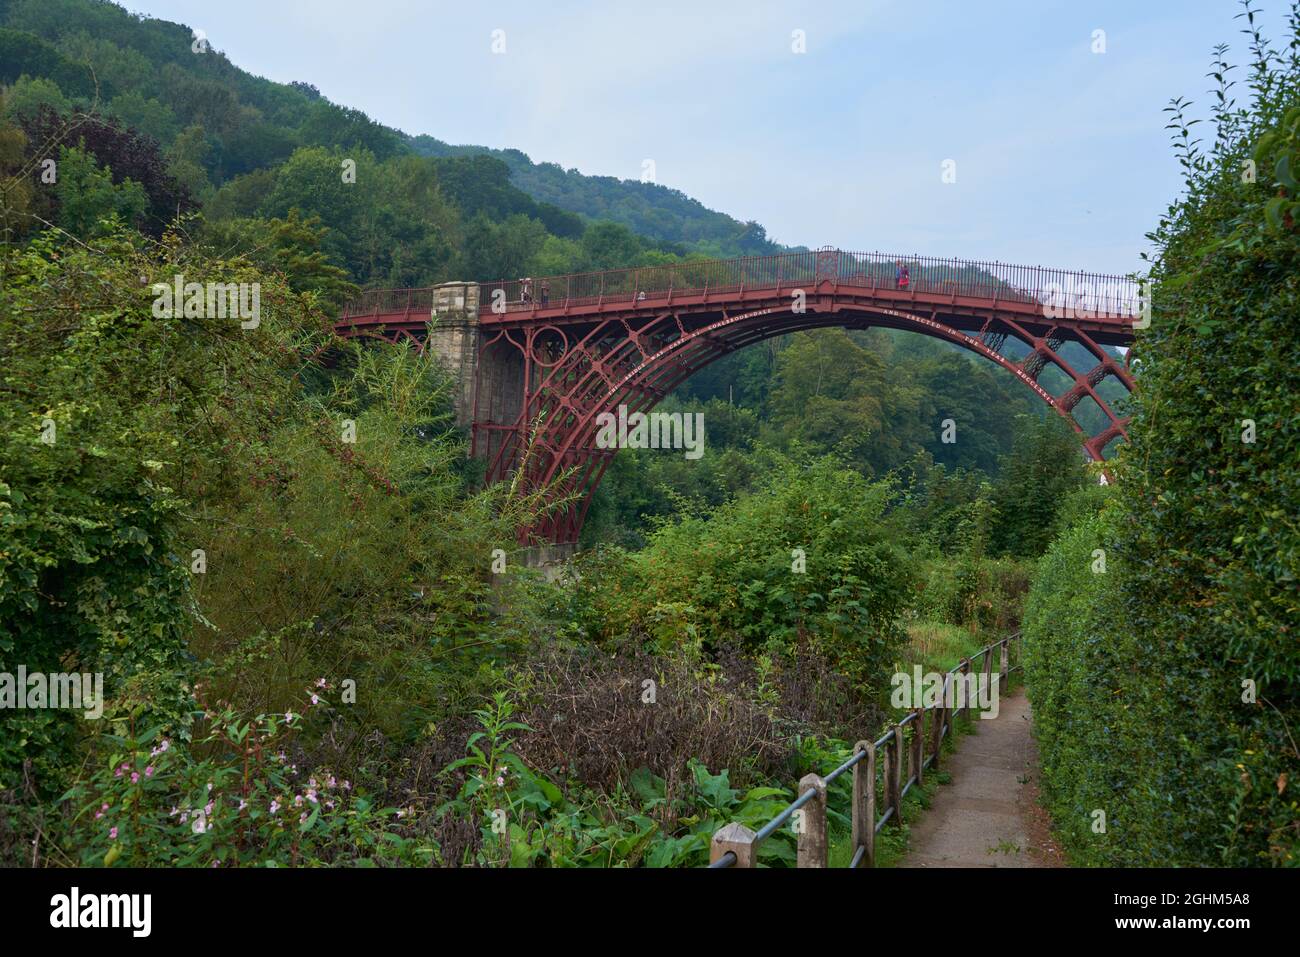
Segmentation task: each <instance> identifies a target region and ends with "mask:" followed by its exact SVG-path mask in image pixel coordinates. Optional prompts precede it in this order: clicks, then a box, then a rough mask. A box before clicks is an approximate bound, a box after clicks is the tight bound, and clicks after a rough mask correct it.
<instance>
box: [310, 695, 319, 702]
mask: <svg viewBox="0 0 1300 957" xmlns="http://www.w3.org/2000/svg"><path fill="white" fill-rule="evenodd" d="M311 703H312V704H320V698H319V697H317V696H316V695H312V696H311Z"/></svg>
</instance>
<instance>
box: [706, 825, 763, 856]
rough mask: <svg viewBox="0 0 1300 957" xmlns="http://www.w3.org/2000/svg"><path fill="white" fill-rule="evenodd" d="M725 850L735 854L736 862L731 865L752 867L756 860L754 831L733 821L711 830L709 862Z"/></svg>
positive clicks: (724, 852) (756, 847)
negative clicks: (711, 839) (711, 840)
mask: <svg viewBox="0 0 1300 957" xmlns="http://www.w3.org/2000/svg"><path fill="white" fill-rule="evenodd" d="M727 851H731V852H732V853H733V854H735V855H736V863H735V864H733V865H731V866H732V867H753V866H754V865H755V864H756V863H757V860H758V845H756V844H755V843H754V832H753V831H751V830H750V829H749V828H747V827H745V825H743V824H738V823H736V822H734V821H733V822H732V823H730V824H724V825H722V827H720V828H718V829H717V830H716V831H714V832H713V842H712V843H711V844H710V845H709V863H710V864H712V863H714V862H715V861H717V860H718V858H720V857H722V855H723V854H726V853H727Z"/></svg>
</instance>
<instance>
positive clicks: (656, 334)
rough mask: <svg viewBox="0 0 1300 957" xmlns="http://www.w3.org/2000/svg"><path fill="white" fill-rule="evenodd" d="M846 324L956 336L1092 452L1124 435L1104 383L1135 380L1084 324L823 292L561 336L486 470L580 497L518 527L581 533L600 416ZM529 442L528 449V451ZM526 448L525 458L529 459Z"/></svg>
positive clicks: (543, 534) (596, 471) (609, 454)
mask: <svg viewBox="0 0 1300 957" xmlns="http://www.w3.org/2000/svg"><path fill="white" fill-rule="evenodd" d="M828 327H842V328H848V329H867V328H872V327H885V328H896V329H902V330H906V331H912V332H917V333H920V334H923V335H929V336H932V337H935V338H938V339H941V340H944V341H947V342H951V343H954V344H956V345H958V346H960V347H962V348H964V349H967V350H968V351H970V352H973V353H975V354H977V355H980V356H983V357H984V358H985V359H988V360H989V361H991V362H994V363H996V364H997V365H999V366H1001V367H1002V368H1004V369H1006V370H1007V371H1008V372H1010V373H1011V374H1013V375H1014V376H1015V377H1016V378H1017V379H1019V380H1020V381H1021V382H1022V384H1024V385H1025V386H1027V387H1028V388H1029V389H1030V390H1031V391H1033V392H1034V394H1035V395H1037V396H1038V397H1039V398H1040V399H1041V400H1042V401H1043V402H1045V403H1046V404H1047V405H1048V406H1050V407H1051V408H1053V409H1055V410H1056V412H1057V413H1058V414H1060V415H1061V416H1062V417H1064V418H1065V419H1066V420H1067V421H1069V422H1070V424H1071V426H1072V427H1073V428H1074V429H1075V431H1076V432H1078V433H1079V434H1080V435H1081V436H1082V437H1083V447H1084V449H1085V451H1086V453H1087V454H1088V455H1089V456H1090V457H1091V458H1092V459H1094V460H1100V459H1101V458H1102V452H1103V450H1104V448H1105V447H1106V446H1107V445H1108V444H1109V443H1110V442H1111V441H1113V440H1114V439H1115V438H1117V437H1127V430H1126V426H1127V419H1123V418H1120V417H1119V416H1118V415H1117V414H1116V413H1115V412H1114V411H1113V410H1112V409H1111V408H1110V407H1109V405H1108V404H1107V403H1106V401H1105V400H1104V399H1103V398H1102V397H1101V395H1100V394H1099V393H1098V392H1097V387H1098V386H1099V385H1100V383H1101V382H1102V381H1103V380H1104V379H1105V378H1107V377H1110V376H1113V377H1114V378H1115V379H1116V380H1117V381H1119V382H1120V383H1121V384H1122V385H1123V386H1124V387H1125V388H1126V389H1129V390H1130V391H1131V389H1132V388H1133V382H1132V379H1131V377H1130V376H1129V374H1128V372H1127V370H1125V369H1124V368H1123V366H1122V365H1121V364H1120V363H1118V362H1116V361H1115V360H1114V358H1113V357H1111V356H1110V355H1109V354H1108V353H1106V352H1105V351H1104V350H1103V349H1102V348H1101V347H1100V346H1099V345H1098V344H1097V343H1096V342H1095V341H1094V340H1093V339H1092V338H1091V337H1090V336H1089V335H1088V334H1087V333H1086V332H1084V331H1082V330H1079V329H1068V328H1055V327H1053V328H1049V329H1047V330H1046V331H1045V332H1043V333H1042V334H1040V335H1035V334H1034V332H1033V331H1031V330H1030V329H1028V328H1026V326H1025V325H1023V324H1021V323H1019V322H1017V321H1015V320H1014V319H1009V318H1001V319H999V320H998V321H997V322H996V323H989V324H986V326H985V328H984V330H982V331H981V332H980V333H979V334H977V335H971V334H969V333H967V332H964V331H962V330H959V329H956V328H953V327H952V326H950V325H948V324H946V323H944V322H942V321H940V320H938V319H936V318H935V317H934V316H925V315H919V314H917V313H913V312H909V311H906V310H902V309H896V308H887V307H882V306H879V305H872V306H864V305H860V304H853V303H841V302H829V303H819V304H817V305H816V306H813V305H812V304H810V307H809V308H808V309H807V310H806V311H804V312H802V313H796V312H794V311H793V310H792V309H790V308H789V307H784V308H781V307H770V306H768V307H763V308H759V309H753V310H747V311H740V312H736V313H731V314H728V313H725V312H724V313H723V315H722V317H721V318H719V319H716V320H714V321H712V322H707V323H705V324H703V325H699V326H695V327H691V326H689V325H688V324H687V323H684V322H683V320H682V317H681V316H680V315H679V314H678V313H675V312H668V311H658V312H656V313H654V314H653V315H647V316H645V317H644V318H643V321H642V322H641V324H640V325H634V323H633V321H631V320H629V319H628V318H627V317H620V318H617V319H610V320H605V321H603V322H600V323H598V324H596V325H595V326H593V327H592V328H591V329H590V330H589V331H588V332H587V333H586V335H585V336H583V337H582V338H581V339H579V340H578V341H577V342H576V343H574V344H573V345H572V346H570V345H569V344H568V341H567V340H566V344H565V348H564V351H563V354H562V355H560V356H558V357H557V358H555V359H554V361H550V362H539V363H538V370H539V372H540V381H539V383H538V386H537V388H536V390H534V391H532V393H531V396H530V398H529V400H528V401H527V402H526V406H527V407H526V408H525V409H524V410H523V411H522V412H521V414H520V415H519V418H518V420H517V421H516V423H515V427H514V428H513V429H512V430H511V431H510V437H509V439H508V440H507V441H506V442H504V443H502V444H501V446H500V447H499V449H498V450H497V454H496V455H495V457H494V458H493V460H492V462H491V466H490V473H489V478H490V479H500V478H504V477H506V476H507V475H508V474H510V473H511V472H512V471H513V470H514V468H516V467H519V466H520V465H521V464H522V467H524V468H525V469H526V471H527V472H528V474H529V479H530V481H529V484H531V485H534V486H535V487H536V486H538V485H549V484H552V483H559V487H558V493H559V494H560V495H561V496H564V497H568V496H575V504H574V505H573V506H572V507H570V508H569V509H567V510H566V511H564V512H563V513H561V514H558V515H555V516H552V517H550V518H549V519H547V520H546V521H545V522H544V523H543V524H542V525H541V526H539V527H538V528H536V529H532V530H529V531H527V532H525V533H524V534H523V536H521V537H522V538H524V540H525V541H527V540H530V539H543V540H546V541H551V542H574V541H577V538H578V535H579V534H580V532H581V529H582V525H583V523H584V521H585V519H586V516H587V511H588V509H589V508H590V504H591V500H592V496H593V493H594V492H595V489H596V487H597V486H598V485H599V484H600V481H601V479H602V478H603V476H604V473H605V469H606V468H607V467H608V465H609V463H610V461H612V459H613V456H614V455H615V454H616V453H617V450H616V449H601V448H598V447H597V446H596V441H595V438H596V432H597V424H598V418H597V417H598V416H599V415H601V414H602V413H607V412H616V411H617V409H618V408H619V406H625V407H626V409H627V411H628V413H629V414H631V413H633V412H643V413H644V412H649V411H651V410H652V409H653V408H654V407H655V406H656V405H657V404H658V403H659V401H660V400H662V399H663V398H664V397H665V396H666V395H668V394H669V393H671V392H672V391H673V390H674V389H676V388H677V387H678V386H679V385H680V384H681V383H682V382H684V381H685V380H686V379H688V378H689V377H690V376H691V375H693V374H694V373H696V372H698V371H699V370H701V369H703V368H704V367H706V366H708V365H710V364H711V363H713V362H715V361H717V360H718V359H720V358H722V357H723V356H725V355H728V354H730V353H732V352H734V351H736V350H738V349H742V348H745V347H746V346H749V345H752V344H755V343H757V342H761V341H764V340H766V339H770V338H774V337H777V336H782V335H788V334H790V333H792V332H800V331H805V330H810V329H818V328H828ZM540 333H541V330H540V329H538V330H529V331H528V332H527V333H526V334H525V338H526V346H525V347H524V349H525V355H529V356H535V355H537V354H538V343H537V341H536V336H537V334H540ZM1008 337H1010V338H1014V339H1016V340H1018V341H1019V342H1020V343H1021V344H1022V345H1023V346H1024V347H1025V348H1026V349H1027V350H1028V352H1027V354H1026V356H1025V357H1024V358H1023V359H1020V360H1018V361H1016V360H1012V359H1009V358H1008V357H1006V356H1005V355H1003V354H1002V353H1001V352H1000V351H999V348H995V346H999V347H1000V346H1001V345H1002V344H1003V343H1004V342H1005V340H1006V339H1007V338H1008ZM1067 342H1076V343H1078V344H1079V345H1080V346H1082V347H1083V348H1084V349H1085V350H1086V351H1087V353H1088V354H1090V355H1091V356H1092V357H1093V358H1095V359H1096V360H1097V361H1096V364H1095V365H1093V366H1091V367H1089V368H1088V369H1086V370H1084V371H1082V372H1080V371H1078V370H1076V369H1075V368H1074V366H1073V365H1072V364H1071V363H1070V362H1069V361H1067V360H1066V359H1065V358H1064V357H1063V356H1062V355H1061V354H1060V351H1059V350H1060V349H1061V348H1062V347H1063V346H1064V345H1065V343H1067ZM1049 365H1051V366H1054V367H1056V368H1057V369H1059V370H1060V371H1061V372H1062V373H1063V374H1064V375H1065V377H1066V378H1067V379H1068V381H1069V382H1070V387H1069V388H1068V389H1067V390H1066V391H1064V392H1062V393H1059V394H1055V393H1053V392H1052V391H1050V390H1048V389H1047V388H1045V387H1044V386H1043V385H1042V384H1040V382H1039V381H1038V379H1039V376H1040V375H1041V373H1042V371H1043V370H1044V369H1045V368H1046V367H1047V366H1049ZM1085 397H1087V398H1091V399H1092V400H1093V402H1095V403H1096V405H1097V407H1098V408H1100V410H1101V411H1102V412H1103V414H1105V416H1106V417H1107V420H1108V424H1107V426H1106V427H1105V428H1103V429H1102V430H1101V431H1100V432H1099V433H1097V434H1096V435H1093V436H1089V435H1088V433H1087V432H1086V431H1085V430H1084V428H1083V426H1082V425H1081V424H1080V423H1079V422H1078V421H1077V419H1076V418H1075V416H1074V414H1073V412H1074V410H1075V408H1076V407H1077V406H1078V404H1079V402H1080V401H1081V400H1082V399H1083V398H1085ZM525 441H527V443H528V449H527V455H526V456H525V455H524V454H523V453H524V444H525ZM525 458H526V461H524V459H525Z"/></svg>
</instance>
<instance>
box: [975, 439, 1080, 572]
mask: <svg viewBox="0 0 1300 957" xmlns="http://www.w3.org/2000/svg"><path fill="white" fill-rule="evenodd" d="M1014 431H1015V441H1014V443H1013V445H1012V447H1011V452H1010V453H1009V454H1008V455H1007V456H1006V457H1005V458H1003V460H1002V465H1001V468H1000V469H999V471H998V479H997V483H996V484H995V485H994V488H993V507H994V508H995V510H996V512H997V522H996V524H995V525H994V526H993V535H992V543H991V544H992V546H993V548H994V550H995V551H997V552H999V553H1001V554H1006V555H1014V556H1016V557H1018V558H1037V557H1038V556H1039V555H1041V554H1042V553H1043V552H1044V551H1046V550H1047V546H1048V545H1049V544H1050V543H1051V540H1052V532H1053V529H1054V528H1055V524H1056V522H1055V519H1056V511H1057V509H1059V508H1060V507H1061V504H1062V503H1063V502H1064V501H1065V500H1066V498H1067V497H1069V495H1070V494H1071V493H1072V492H1074V491H1075V490H1076V489H1079V488H1081V487H1082V486H1084V485H1085V484H1086V483H1087V481H1088V478H1087V472H1086V470H1085V469H1084V466H1083V452H1082V450H1081V449H1080V447H1079V439H1078V437H1077V436H1076V435H1075V433H1074V432H1073V431H1072V430H1071V429H1070V427H1069V425H1068V424H1066V422H1065V420H1064V419H1062V418H1061V417H1060V416H1058V415H1055V414H1040V415H1020V416H1017V417H1016V419H1015V425H1014Z"/></svg>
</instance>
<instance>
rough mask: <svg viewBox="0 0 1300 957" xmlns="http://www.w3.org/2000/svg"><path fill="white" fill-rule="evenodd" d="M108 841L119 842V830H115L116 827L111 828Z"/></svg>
mask: <svg viewBox="0 0 1300 957" xmlns="http://www.w3.org/2000/svg"><path fill="white" fill-rule="evenodd" d="M108 839H109V840H110V841H116V840H117V828H115V827H110V828H109V829H108Z"/></svg>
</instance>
